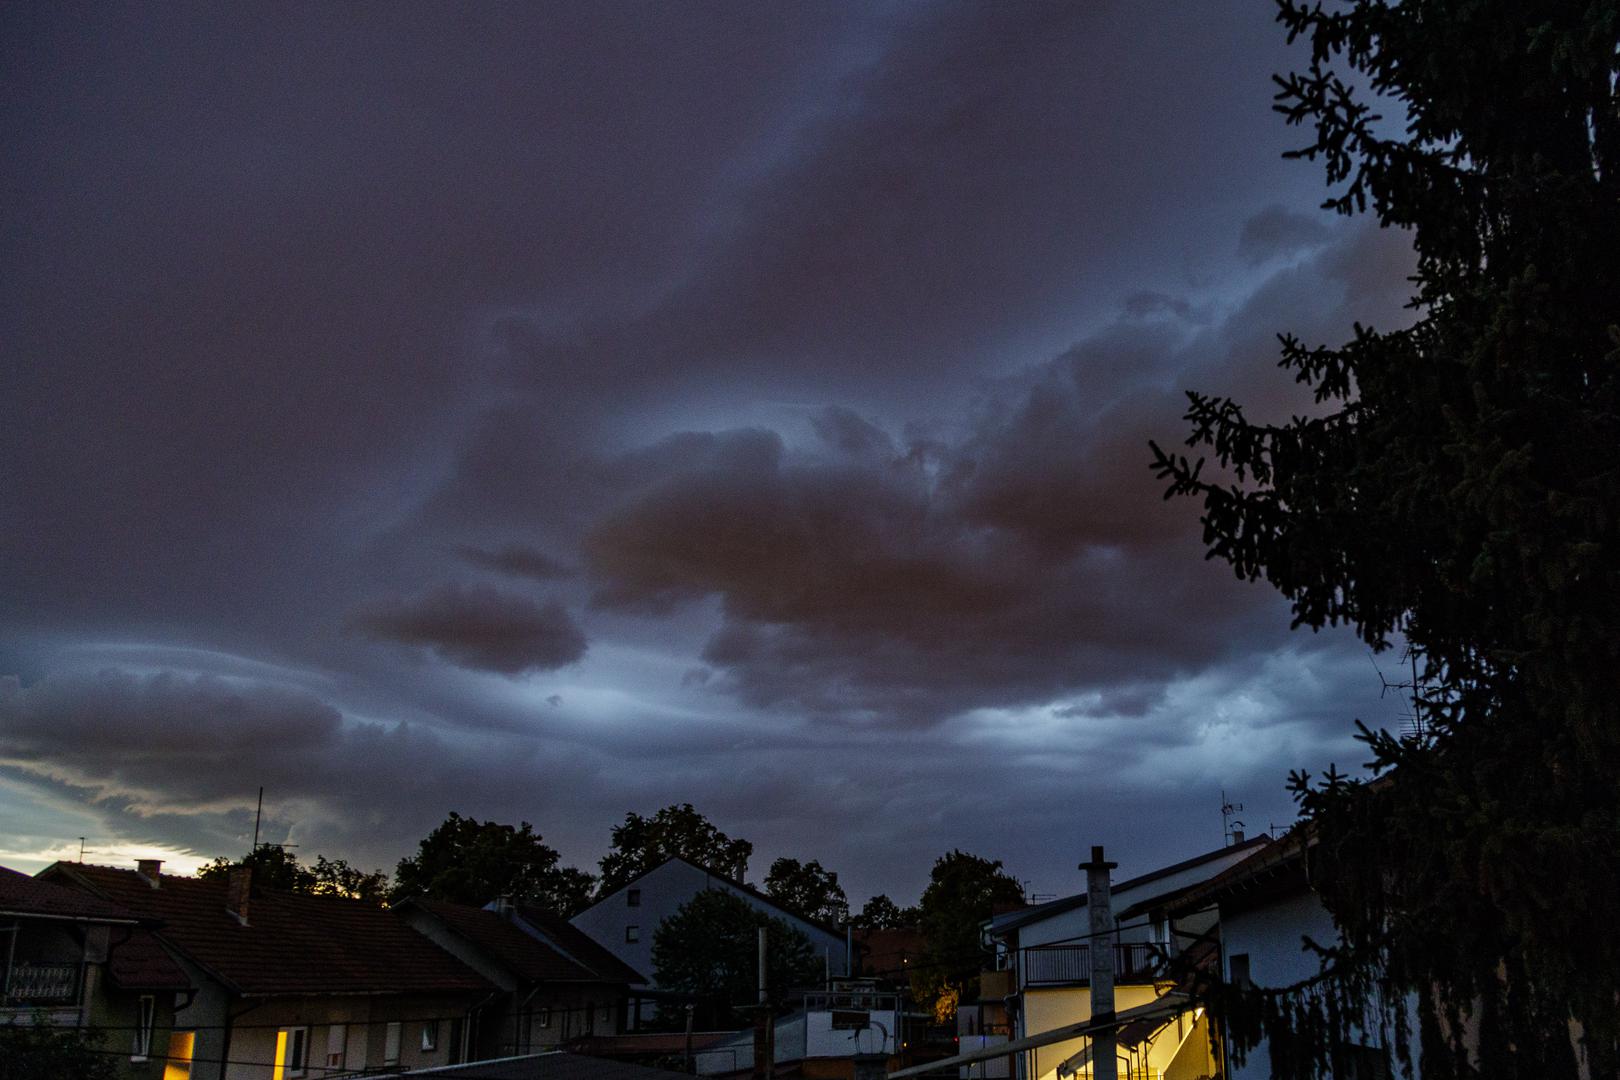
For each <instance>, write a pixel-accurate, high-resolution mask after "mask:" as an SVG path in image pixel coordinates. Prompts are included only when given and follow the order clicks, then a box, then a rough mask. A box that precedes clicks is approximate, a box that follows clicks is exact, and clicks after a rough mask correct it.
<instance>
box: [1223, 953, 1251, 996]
mask: <svg viewBox="0 0 1620 1080" xmlns="http://www.w3.org/2000/svg"><path fill="white" fill-rule="evenodd" d="M1226 969H1227V977H1228V979H1229V981H1230V982H1231V983H1232V985H1233V986H1237V987H1241V988H1243V989H1245V990H1246V989H1248V987H1249V986H1250V982H1249V954H1248V953H1246V952H1240V953H1233V954H1232V955H1231V956H1229V957H1227V960H1226Z"/></svg>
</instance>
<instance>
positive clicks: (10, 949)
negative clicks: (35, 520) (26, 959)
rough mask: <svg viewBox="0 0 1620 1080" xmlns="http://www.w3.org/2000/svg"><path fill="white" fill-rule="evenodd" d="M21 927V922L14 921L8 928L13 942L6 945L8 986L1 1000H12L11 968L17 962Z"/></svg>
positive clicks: (7, 931) (7, 930)
mask: <svg viewBox="0 0 1620 1080" xmlns="http://www.w3.org/2000/svg"><path fill="white" fill-rule="evenodd" d="M21 928H22V924H21V923H19V922H13V923H12V924H11V925H10V926H9V927H7V928H6V933H8V934H10V935H11V942H10V943H9V944H8V945H7V946H6V988H5V994H4V996H3V997H0V1001H10V1000H11V969H12V968H13V967H14V966H15V965H16V962H17V931H18V930H20V929H21Z"/></svg>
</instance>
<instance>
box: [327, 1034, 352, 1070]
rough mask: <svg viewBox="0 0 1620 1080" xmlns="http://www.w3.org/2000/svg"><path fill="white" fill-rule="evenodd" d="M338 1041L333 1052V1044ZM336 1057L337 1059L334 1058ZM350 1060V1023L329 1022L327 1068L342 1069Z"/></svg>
mask: <svg viewBox="0 0 1620 1080" xmlns="http://www.w3.org/2000/svg"><path fill="white" fill-rule="evenodd" d="M334 1042H335V1043H337V1047H338V1049H337V1052H336V1053H333V1051H332V1044H333V1043H334ZM334 1059H336V1060H334ZM348 1060H349V1025H348V1024H328V1025H327V1027H326V1068H328V1069H339V1070H341V1069H342V1068H343V1066H344V1064H345V1063H346V1062H347V1061H348Z"/></svg>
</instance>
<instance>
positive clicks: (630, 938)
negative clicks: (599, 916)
mask: <svg viewBox="0 0 1620 1080" xmlns="http://www.w3.org/2000/svg"><path fill="white" fill-rule="evenodd" d="M640 940H641V927H639V926H627V927H625V928H624V941H625V944H627V945H634V944H635V943H636V942H638V941H640Z"/></svg>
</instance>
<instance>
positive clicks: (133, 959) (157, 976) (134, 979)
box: [107, 930, 192, 990]
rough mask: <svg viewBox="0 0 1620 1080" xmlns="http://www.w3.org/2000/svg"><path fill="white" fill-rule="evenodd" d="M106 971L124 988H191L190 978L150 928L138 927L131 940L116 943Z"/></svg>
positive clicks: (109, 952) (111, 951) (110, 953)
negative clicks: (140, 928)
mask: <svg viewBox="0 0 1620 1080" xmlns="http://www.w3.org/2000/svg"><path fill="white" fill-rule="evenodd" d="M107 973H108V974H109V975H110V976H111V977H112V981H113V982H114V984H116V985H117V986H119V987H120V988H122V989H124V990H190V989H191V988H192V986H191V978H190V977H189V976H188V975H187V974H186V973H185V971H184V970H183V969H182V968H181V967H180V965H179V964H177V963H175V962H174V958H173V957H171V956H170V955H169V953H168V950H167V949H165V948H164V947H163V945H162V943H160V942H159V941H158V939H157V937H156V936H155V935H153V934H152V932H151V931H149V930H136V931H135V932H134V933H133V934H132V935H130V938H129V940H128V941H120V942H114V943H113V945H112V947H111V948H110V949H109V950H108V952H107Z"/></svg>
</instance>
